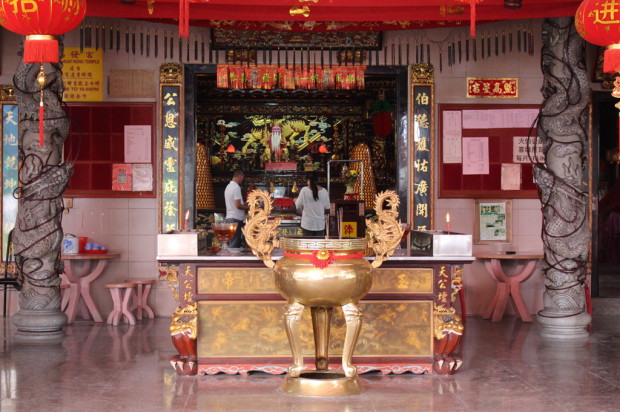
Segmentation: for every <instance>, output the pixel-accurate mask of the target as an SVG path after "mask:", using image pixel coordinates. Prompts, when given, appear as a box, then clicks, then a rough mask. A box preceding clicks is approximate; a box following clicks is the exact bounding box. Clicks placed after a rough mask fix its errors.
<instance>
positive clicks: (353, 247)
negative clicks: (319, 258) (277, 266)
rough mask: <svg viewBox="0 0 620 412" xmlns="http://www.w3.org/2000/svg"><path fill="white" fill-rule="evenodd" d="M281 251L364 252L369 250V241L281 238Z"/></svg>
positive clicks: (359, 239)
mask: <svg viewBox="0 0 620 412" xmlns="http://www.w3.org/2000/svg"><path fill="white" fill-rule="evenodd" d="M279 241H280V245H279V246H280V249H282V250H286V251H312V250H321V249H327V250H333V251H335V252H338V251H364V250H366V249H367V248H368V239H366V238H363V237H352V238H344V239H325V238H310V237H305V238H304V237H281V238H279Z"/></svg>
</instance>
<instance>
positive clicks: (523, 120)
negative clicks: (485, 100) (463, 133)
mask: <svg viewBox="0 0 620 412" xmlns="http://www.w3.org/2000/svg"><path fill="white" fill-rule="evenodd" d="M536 116H538V109H495V110H463V129H511V128H521V129H523V128H530V127H531V126H532V123H533V121H534V120H535V119H536Z"/></svg>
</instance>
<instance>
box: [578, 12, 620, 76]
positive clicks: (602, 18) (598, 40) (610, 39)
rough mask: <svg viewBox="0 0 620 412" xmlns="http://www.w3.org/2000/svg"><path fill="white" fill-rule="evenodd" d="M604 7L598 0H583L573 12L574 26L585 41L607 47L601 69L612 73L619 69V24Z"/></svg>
mask: <svg viewBox="0 0 620 412" xmlns="http://www.w3.org/2000/svg"><path fill="white" fill-rule="evenodd" d="M606 7H607V3H604V2H601V1H600V0H585V1H584V2H582V3H581V4H580V5H579V8H578V9H577V13H576V14H575V27H576V29H577V33H579V35H580V36H581V37H583V38H584V39H585V40H586V41H587V42H590V43H594V44H596V45H599V46H604V47H607V50H606V51H605V63H604V66H603V70H604V71H605V73H613V72H616V71H620V24H619V23H618V20H617V17H616V16H615V15H614V13H612V12H611V11H610V10H608V9H606ZM616 14H617V12H616Z"/></svg>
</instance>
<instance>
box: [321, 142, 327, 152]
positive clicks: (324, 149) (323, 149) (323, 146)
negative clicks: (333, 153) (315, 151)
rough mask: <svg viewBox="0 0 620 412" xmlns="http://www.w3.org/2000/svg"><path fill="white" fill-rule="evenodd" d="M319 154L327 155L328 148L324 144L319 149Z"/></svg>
mask: <svg viewBox="0 0 620 412" xmlns="http://www.w3.org/2000/svg"><path fill="white" fill-rule="evenodd" d="M319 153H327V146H325V145H324V144H322V145H321V146H320V147H319Z"/></svg>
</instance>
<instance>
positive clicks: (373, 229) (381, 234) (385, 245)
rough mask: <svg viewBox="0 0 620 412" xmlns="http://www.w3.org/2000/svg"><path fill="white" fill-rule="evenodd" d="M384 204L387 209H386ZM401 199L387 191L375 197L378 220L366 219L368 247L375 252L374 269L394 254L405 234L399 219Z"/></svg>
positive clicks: (394, 193)
mask: <svg viewBox="0 0 620 412" xmlns="http://www.w3.org/2000/svg"><path fill="white" fill-rule="evenodd" d="M384 204H386V205H387V208H386V209H384V208H383V206H384ZM398 205H400V199H399V197H398V195H397V194H396V192H394V191H393V190H386V191H383V192H381V193H378V194H377V195H376V196H375V212H377V217H376V219H366V226H367V227H368V229H369V240H368V246H369V247H370V248H372V250H373V251H374V252H375V260H374V261H373V262H372V267H373V268H375V269H376V268H378V267H379V266H381V265H382V264H383V262H384V261H386V260H387V259H388V258H389V257H390V256H392V254H393V253H394V250H395V249H396V247H397V246H398V245H399V244H400V241H401V239H402V237H403V234H404V233H405V231H404V229H403V228H402V226H401V224H400V221H399V220H397V218H398Z"/></svg>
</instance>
